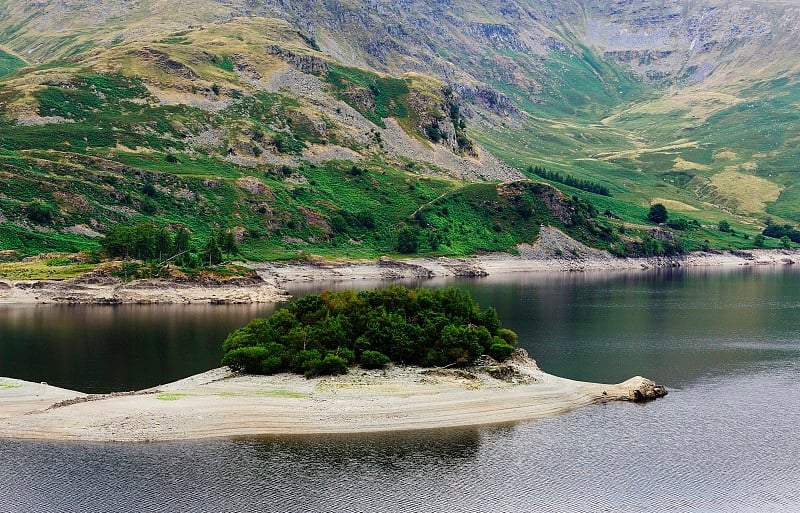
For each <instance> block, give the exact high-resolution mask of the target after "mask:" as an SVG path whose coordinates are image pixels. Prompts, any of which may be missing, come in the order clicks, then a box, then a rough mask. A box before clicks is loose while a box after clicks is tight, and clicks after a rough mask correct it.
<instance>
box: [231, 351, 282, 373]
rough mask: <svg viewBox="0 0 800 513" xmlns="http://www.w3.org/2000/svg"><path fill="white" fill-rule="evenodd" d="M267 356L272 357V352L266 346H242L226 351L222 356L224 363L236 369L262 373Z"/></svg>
mask: <svg viewBox="0 0 800 513" xmlns="http://www.w3.org/2000/svg"><path fill="white" fill-rule="evenodd" d="M267 358H270V354H269V351H267V348H266V347H262V346H249V347H240V348H237V349H234V350H233V351H230V352H228V353H226V354H225V356H223V357H222V364H223V365H227V366H228V367H230V368H231V369H233V370H235V371H240V372H248V373H251V374H260V373H261V372H262V371H263V364H264V360H266V359H267Z"/></svg>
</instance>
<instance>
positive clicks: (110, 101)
mask: <svg viewBox="0 0 800 513" xmlns="http://www.w3.org/2000/svg"><path fill="white" fill-rule="evenodd" d="M0 10H2V11H3V12H5V13H7V15H6V16H4V17H2V19H0V48H6V49H7V52H2V53H0V111H1V112H0V115H2V118H3V120H4V121H3V123H1V124H0V172H2V173H3V175H2V180H3V190H2V191H0V192H2V195H1V196H0V208H1V209H2V210H1V211H0V235H2V236H1V237H0V249H15V250H17V251H20V252H21V253H24V254H32V253H35V252H39V251H45V250H55V249H58V250H63V249H67V250H74V249H82V248H91V247H94V242H93V236H96V235H97V234H101V233H104V232H105V230H107V229H108V227H109V226H110V225H111V224H113V223H117V222H127V221H134V220H138V219H144V218H159V219H161V220H162V221H163V222H165V223H169V224H185V225H188V226H190V227H191V229H192V230H193V232H194V233H195V234H196V235H197V236H198V237H202V236H205V235H206V234H207V233H209V231H210V230H211V229H212V228H213V227H215V226H222V227H229V228H232V229H234V230H235V231H236V232H237V233H238V234H239V236H240V238H241V239H242V241H243V244H244V248H245V251H246V253H247V255H248V256H250V257H253V258H272V257H276V256H281V255H291V254H294V253H296V252H297V251H305V252H310V253H323V254H328V255H346V254H350V255H375V254H379V253H382V252H388V251H392V250H393V249H394V248H395V247H396V240H397V234H398V233H399V232H400V231H401V230H406V229H409V230H412V231H413V232H414V233H415V235H416V236H417V237H418V242H419V248H420V250H422V251H430V252H433V253H442V254H465V253H468V252H472V251H476V250H480V249H504V250H513V248H514V245H515V244H517V243H519V242H530V241H531V240H532V237H535V235H536V232H537V230H536V229H535V228H530V227H529V226H528V225H527V223H533V222H536V223H542V222H551V221H552V222H553V223H555V224H557V225H558V224H559V222H560V223H561V226H562V227H563V228H564V229H566V230H568V231H569V230H572V231H573V232H574V233H573V234H574V235H575V236H578V237H580V238H582V239H583V240H586V241H587V242H590V243H593V244H594V245H598V246H603V247H614V245H615V244H616V245H618V248H619V247H622V246H624V245H625V244H626V241H627V244H628V246H627V248H628V250H630V251H633V252H636V251H638V250H637V249H636V247H635V246H636V244H639V243H643V242H644V240H643V237H645V236H648V237H650V236H651V235H649V232H648V230H650V229H649V228H645V227H644V226H639V225H641V224H642V223H644V220H645V216H646V212H647V209H648V207H649V205H650V204H651V203H654V202H661V203H664V204H665V205H667V207H668V208H669V210H670V212H672V213H673V217H676V218H677V217H684V218H686V219H694V220H697V221H698V223H696V224H697V225H700V226H703V228H699V229H696V230H693V231H692V232H691V233H689V232H686V233H683V232H681V233H678V236H679V239H681V240H682V242H683V244H684V246H685V247H686V248H687V249H694V248H699V247H704V246H707V245H711V246H719V247H748V246H749V245H751V244H752V242H751V241H749V240H747V239H743V238H742V237H741V236H739V237H736V236H733V235H730V234H728V233H720V232H719V231H718V230H716V229H715V226H716V224H717V223H718V222H719V221H721V220H727V221H730V222H731V223H732V224H733V226H734V228H735V230H736V231H738V232H739V233H740V234H741V233H747V234H749V235H753V234H755V233H757V232H758V231H760V229H761V228H762V227H763V223H764V221H765V220H766V219H767V216H771V217H772V218H773V219H774V220H777V221H800V208H798V205H800V204H798V200H800V197H799V196H800V192H799V191H800V175H798V173H797V172H796V170H795V169H794V166H793V163H794V162H796V152H797V149H796V148H797V144H796V141H797V134H798V133H800V132H798V129H800V126H798V116H797V106H798V104H800V103H799V102H798V94H799V93H800V91H798V84H797V80H798V76H800V75H798V71H800V70H798V68H800V59H798V58H797V56H796V52H794V51H793V48H795V47H796V40H795V39H796V36H795V34H796V31H795V30H794V29H796V28H800V27H796V25H797V24H800V21H797V20H800V8H798V7H796V6H795V5H794V4H793V3H792V2H785V1H779V0H771V1H760V2H747V3H745V2H743V1H741V2H740V1H733V2H721V1H717V0H700V1H692V2H689V1H682V2H649V1H645V0H629V1H626V2H613V3H608V2H599V1H595V0H584V1H577V0H575V1H567V2H558V3H556V2H521V1H514V0H507V1H503V2H488V3H487V2H476V1H473V0H457V1H452V0H448V1H444V0H435V1H428V2H422V1H418V0H408V1H407V2H402V3H398V2H385V1H378V2H369V3H364V2H355V1H351V0H336V1H332V2H325V3H318V2H308V1H299V2H292V3H288V2H272V1H266V0H265V1H256V2H253V1H250V0H248V1H245V0H231V1H228V2H225V3H219V2H212V1H209V0H191V1H188V2H181V3H179V4H176V3H175V2H167V1H166V0H142V1H140V2H135V3H131V2H118V1H115V0H98V1H94V2H82V1H81V2H78V1H73V0H67V1H64V0H59V1H55V0H46V1H43V2H37V3H29V2H21V1H19V0H0ZM14 55H20V56H24V58H25V59H26V60H27V61H28V62H27V63H25V62H23V61H22V60H21V59H19V58H18V57H15V56H14ZM763 55H769V56H770V58H769V59H764V58H762V56H763ZM487 150H488V151H487ZM495 157H499V158H500V160H502V161H503V162H504V163H505V164H504V163H503V162H501V161H498V160H497V158H495ZM529 166H545V167H547V168H548V169H550V170H552V171H556V172H560V173H564V174H566V175H568V176H571V177H574V178H576V179H582V180H588V181H591V182H593V183H595V184H597V185H599V186H602V187H605V188H607V189H608V190H609V191H610V193H611V196H598V195H596V194H592V193H588V192H586V191H583V190H579V189H574V188H571V187H569V186H565V185H563V184H560V183H556V182H553V184H554V185H556V186H557V187H559V188H560V189H562V190H563V191H564V192H565V193H566V195H567V196H566V197H564V198H563V200H564V201H565V202H567V203H569V202H572V201H573V200H572V199H571V197H572V196H575V197H576V198H577V199H576V200H575V201H577V203H575V205H580V204H581V201H578V200H589V201H591V202H592V203H593V204H594V205H595V206H596V207H597V210H598V211H600V212H603V211H605V213H606V214H607V216H606V217H605V218H604V220H598V219H597V215H596V212H595V213H594V214H593V213H592V212H593V211H592V210H591V209H589V210H587V213H586V215H584V216H581V217H580V219H581V221H580V222H579V223H578V224H579V225H580V226H583V228H580V229H578V228H575V229H573V227H571V226H570V225H569V224H568V223H567V224H564V220H561V221H556V220H553V219H551V217H552V212H553V209H552V208H550V207H552V205H551V206H550V207H547V208H544V207H542V205H539V207H540V208H537V207H536V204H535V203H536V200H535V198H534V197H533V196H531V197H530V198H529V199H530V201H531V202H533V203H531V204H527V203H525V204H526V205H527V206H526V207H525V208H528V207H530V211H531V212H536V214H535V215H533V214H531V213H530V212H527V211H525V208H523V209H522V210H519V209H517V208H516V207H513V205H511V204H506V203H505V201H506V200H507V198H505V197H503V196H502V195H501V196H500V197H499V199H498V198H494V199H492V195H493V194H496V190H497V188H496V187H495V186H494V185H475V186H473V185H471V183H470V182H473V181H477V182H480V181H482V180H488V181H499V182H503V181H508V180H519V179H520V178H522V177H523V176H525V175H526V173H527V172H526V169H527V168H528V167H529ZM366 177H368V178H366ZM527 177H528V178H533V179H535V180H539V178H538V177H535V176H534V175H531V174H528V175H527ZM464 180H467V181H466V182H465V181H464ZM475 187H477V189H475ZM484 188H485V189H484ZM461 191H465V195H462V194H461ZM466 191H471V192H470V193H469V194H466ZM476 191H483V192H476ZM492 191H495V192H492ZM472 194H477V197H481V198H483V199H482V200H480V201H478V200H476V199H475V198H474V197H473V196H472ZM487 194H488V195H489V196H486V195H487ZM525 194H528V193H525ZM534 196H535V195H534ZM503 198H505V199H503ZM35 199H39V200H42V201H43V202H44V203H45V206H46V207H47V208H49V209H50V210H51V212H52V215H51V217H50V220H49V221H48V222H47V223H44V224H41V223H37V222H35V221H33V220H32V219H31V218H30V215H29V208H30V205H31V202H32V201H34V200H35ZM501 200H502V201H501ZM453 201H456V202H457V203H449V204H447V205H443V204H442V202H453ZM498 205H501V206H502V207H503V208H498ZM506 207H508V208H509V209H511V210H512V211H514V212H517V213H518V214H519V215H516V214H515V215H510V216H509V215H508V213H506V212H504V211H503V209H504V208H506ZM576 208H577V207H576ZM547 212H550V213H547ZM368 213H370V214H371V216H372V219H367V218H365V217H364V216H366V215H367V214H368ZM451 213H455V214H451ZM541 216H544V217H541ZM593 216H594V219H592V217H593ZM34 217H35V216H34ZM556 217H557V216H556ZM364 223H366V224H364ZM584 225H585V226H584ZM536 226H538V224H536ZM584 228H585V229H584ZM626 230H627V233H625V232H626ZM620 231H622V232H623V233H620ZM656 233H657V232H656ZM464 240H468V241H469V243H465V242H464ZM620 244H622V246H619V245H620Z"/></svg>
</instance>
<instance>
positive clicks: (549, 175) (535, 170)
mask: <svg viewBox="0 0 800 513" xmlns="http://www.w3.org/2000/svg"><path fill="white" fill-rule="evenodd" d="M528 173H530V174H534V175H536V176H539V177H542V178H544V179H545V180H550V181H551V182H558V183H563V184H564V185H569V186H570V187H575V188H576V189H580V190H582V191H586V192H593V193H595V194H600V195H601V196H611V192H610V191H609V190H608V188H607V187H605V186H603V185H600V184H599V183H595V182H591V181H589V180H581V179H580V178H575V177H573V176H570V175H562V174H561V173H557V172H555V171H549V170H547V169H545V168H543V167H540V166H533V167H529V168H528Z"/></svg>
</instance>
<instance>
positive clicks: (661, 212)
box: [647, 203, 669, 224]
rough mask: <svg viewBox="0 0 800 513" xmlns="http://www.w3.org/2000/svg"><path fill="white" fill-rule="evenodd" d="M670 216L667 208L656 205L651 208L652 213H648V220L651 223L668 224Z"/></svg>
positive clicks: (659, 204)
mask: <svg viewBox="0 0 800 513" xmlns="http://www.w3.org/2000/svg"><path fill="white" fill-rule="evenodd" d="M668 218H669V214H667V207H665V206H664V205H662V204H661V203H655V204H653V205H651V206H650V211H649V212H648V213H647V220H648V221H650V222H651V223H656V224H663V223H666V222H667V219H668Z"/></svg>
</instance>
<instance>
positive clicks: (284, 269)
mask: <svg viewBox="0 0 800 513" xmlns="http://www.w3.org/2000/svg"><path fill="white" fill-rule="evenodd" d="M553 231H555V230H553ZM570 240H571V239H570ZM537 244H538V243H537ZM551 244H552V242H551ZM569 244H570V243H568V245H567V247H566V248H565V251H562V253H561V254H560V255H554V254H549V253H548V252H552V251H553V250H552V247H550V248H549V249H543V248H542V247H541V246H538V245H532V246H520V248H519V249H520V255H519V256H517V255H511V254H507V253H493V254H487V255H479V256H474V257H469V258H451V257H441V258H412V259H408V260H392V259H389V258H381V259H379V260H377V261H356V262H347V261H346V262H328V261H316V262H292V263H263V264H257V263H251V264H249V265H250V267H252V268H253V269H254V270H255V271H256V272H257V273H258V275H259V277H260V279H259V278H255V279H248V281H247V282H246V283H242V282H237V281H236V280H233V281H231V282H230V283H226V282H218V283H214V284H202V283H176V282H174V281H168V280H138V281H133V282H129V283H121V282H118V281H113V282H105V283H103V282H99V283H98V282H92V281H88V282H87V280H85V279H82V278H77V279H73V280H64V281H49V280H4V279H2V278H0V305H12V304H197V303H205V304H253V303H276V302H281V301H285V300H287V299H288V298H289V296H288V294H287V293H286V290H285V285H286V284H292V283H308V282H320V283H322V282H345V281H358V280H366V281H396V280H415V281H424V280H427V279H433V278H452V277H474V278H480V277H486V276H501V275H513V274H520V273H548V272H549V273H563V272H606V271H617V272H619V271H631V272H636V271H646V270H650V269H668V268H681V267H682V268H729V269H731V268H746V267H769V266H787V265H794V264H795V263H798V262H800V250H777V249H761V250H748V251H725V252H698V253H688V254H685V255H675V256H668V257H651V258H619V257H615V256H612V255H611V254H609V253H607V252H604V251H598V250H593V249H591V248H587V247H585V246H581V247H580V248H579V250H577V251H576V253H577V254H573V253H572V252H571V250H570V246H569ZM571 244H577V243H575V242H574V241H572V242H571Z"/></svg>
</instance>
